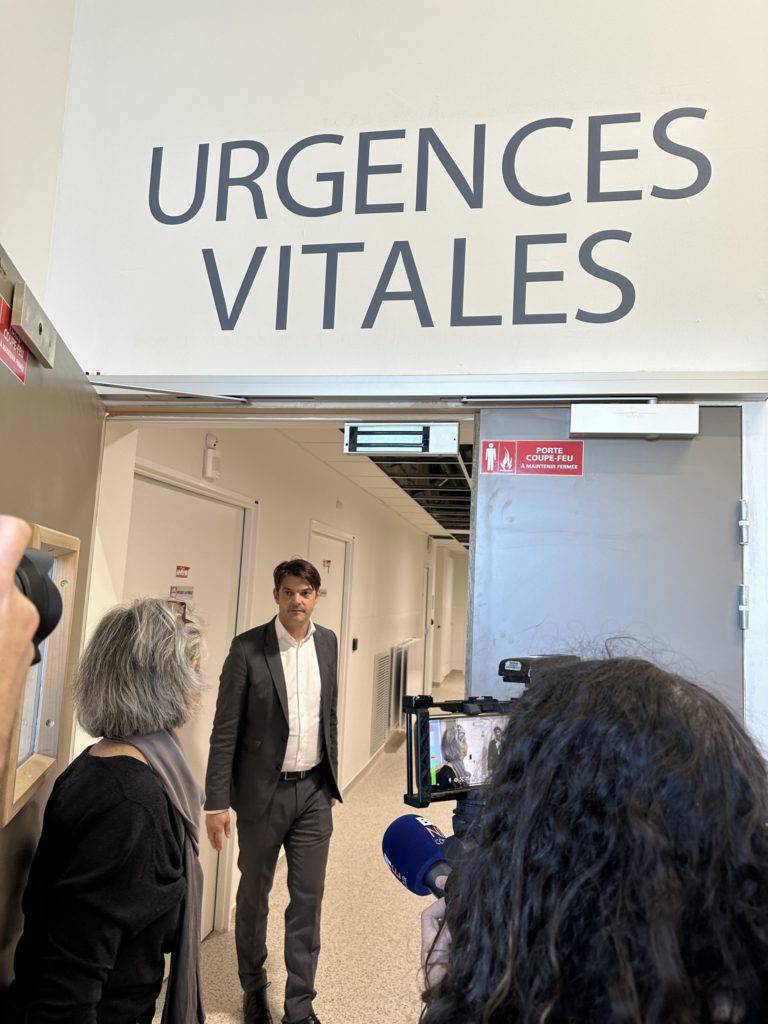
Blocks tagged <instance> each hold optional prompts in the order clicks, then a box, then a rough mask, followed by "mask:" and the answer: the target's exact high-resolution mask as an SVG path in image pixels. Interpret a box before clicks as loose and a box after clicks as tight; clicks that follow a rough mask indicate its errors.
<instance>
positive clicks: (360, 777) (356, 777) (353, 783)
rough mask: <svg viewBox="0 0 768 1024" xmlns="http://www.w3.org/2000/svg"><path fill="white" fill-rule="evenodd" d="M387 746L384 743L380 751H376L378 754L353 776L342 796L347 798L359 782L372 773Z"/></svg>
mask: <svg viewBox="0 0 768 1024" xmlns="http://www.w3.org/2000/svg"><path fill="white" fill-rule="evenodd" d="M386 746H387V744H386V743H382V745H381V746H380V747H379V749H378V750H377V751H376V753H375V754H374V755H373V757H371V759H370V760H369V761H367V762H366V763H365V764H364V765H363V767H362V768H361V769H360V770H359V771H358V772H357V773H356V774H355V775H353V776H352V778H351V779H350V780H349V782H348V783H347V784H346V786H345V787H344V789H343V790H342V792H341V795H342V796H346V795H347V794H348V793H349V791H350V789H352V788H353V787H354V786H356V785H357V784H358V783H359V782H362V781H363V779H364V778H365V777H366V775H367V774H368V773H369V772H370V771H371V769H372V768H373V767H374V765H375V764H376V762H377V761H378V760H379V758H380V757H381V755H382V754H383V753H384V751H385V750H386Z"/></svg>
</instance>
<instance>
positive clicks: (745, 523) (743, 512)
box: [739, 499, 749, 544]
mask: <svg viewBox="0 0 768 1024" xmlns="http://www.w3.org/2000/svg"><path fill="white" fill-rule="evenodd" d="M739 544H749V504H748V503H747V502H746V501H744V500H743V499H742V501H740V502H739Z"/></svg>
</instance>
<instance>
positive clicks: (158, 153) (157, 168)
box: [149, 142, 208, 224]
mask: <svg viewBox="0 0 768 1024" xmlns="http://www.w3.org/2000/svg"><path fill="white" fill-rule="evenodd" d="M162 169H163V147H162V146H155V148H154V149H153V150H152V169H151V170H150V173H149V212H150V213H151V214H152V216H153V217H154V218H155V220H157V221H160V223H161V224H184V223H186V222H187V221H188V220H192V218H193V217H194V216H195V215H196V214H197V213H199V211H200V207H201V206H202V205H203V199H205V184H206V180H207V178H208V143H207V142H201V143H200V145H199V146H198V147H197V174H196V177H195V195H194V198H193V200H192V205H191V206H190V207H189V209H188V210H187V211H186V213H178V214H170V213H164V212H163V210H162V209H161V208H160V176H161V174H162Z"/></svg>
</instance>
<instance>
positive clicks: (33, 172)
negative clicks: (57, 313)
mask: <svg viewBox="0 0 768 1024" xmlns="http://www.w3.org/2000/svg"><path fill="white" fill-rule="evenodd" d="M74 13H75V0H0V32H2V36H3V57H2V60H0V96H2V97H3V114H2V124H3V141H2V144H1V145H0V245H2V246H3V247H4V248H5V249H6V251H7V252H8V255H9V256H10V258H11V259H12V260H13V262H14V263H15V264H16V266H17V268H18V270H19V272H20V273H21V274H22V275H23V277H24V279H25V280H26V282H27V284H29V286H30V288H31V289H32V291H33V292H34V293H35V295H36V296H37V298H38V299H39V300H40V301H41V302H42V301H43V300H44V296H45V282H46V275H47V272H48V257H49V253H50V246H51V231H52V227H53V211H54V204H55V200H56V182H57V179H58V174H59V164H60V159H61V147H62V138H63V129H64V106H65V99H66V95H67V74H68V69H69V50H70V43H71V40H72V26H73V21H74ZM55 322H56V321H55V319H54V323H55ZM65 340H67V339H65ZM77 347H78V346H77V343H76V341H75V342H72V343H71V344H70V348H72V349H73V350H74V351H75V355H77Z"/></svg>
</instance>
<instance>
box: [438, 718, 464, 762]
mask: <svg viewBox="0 0 768 1024" xmlns="http://www.w3.org/2000/svg"><path fill="white" fill-rule="evenodd" d="M466 738H467V734H466V733H465V732H464V729H463V728H462V727H461V726H460V725H459V723H458V722H449V723H448V724H447V725H446V727H445V732H444V733H443V736H442V739H441V740H440V750H441V751H442V755H443V760H444V761H447V762H448V763H449V764H450V763H451V762H453V761H461V760H462V749H461V744H462V741H463V740H465V739H466Z"/></svg>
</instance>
